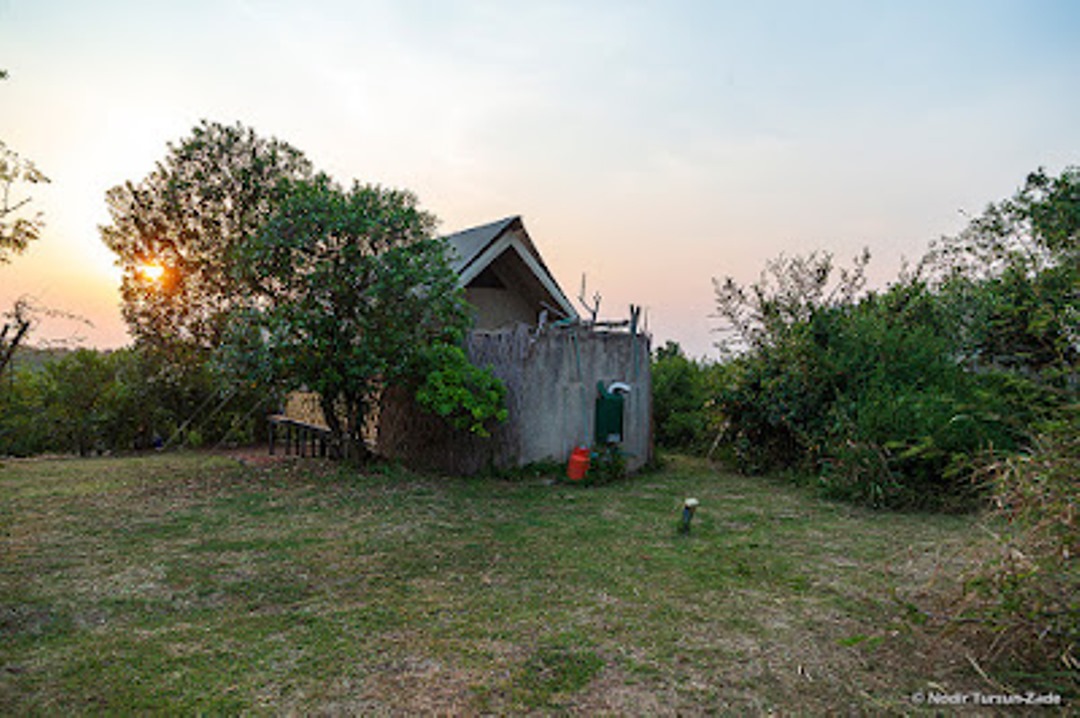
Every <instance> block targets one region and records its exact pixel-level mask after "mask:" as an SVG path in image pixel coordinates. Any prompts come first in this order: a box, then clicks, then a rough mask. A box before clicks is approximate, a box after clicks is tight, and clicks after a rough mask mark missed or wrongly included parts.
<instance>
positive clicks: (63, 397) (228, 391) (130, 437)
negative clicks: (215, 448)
mask: <svg viewBox="0 0 1080 718" xmlns="http://www.w3.org/2000/svg"><path fill="white" fill-rule="evenodd" d="M15 364H16V367H15V369H14V371H12V372H11V373H10V374H9V375H7V376H6V377H4V381H3V389H2V391H0V455H5V454H7V455H17V456H29V455H33V454H40V453H45V452H63V453H69V452H70V453H77V454H80V455H87V454H90V453H97V452H104V451H130V450H139V449H149V448H152V447H155V446H158V447H160V446H162V445H163V444H165V443H166V442H168V441H170V440H171V441H172V442H173V444H174V445H196V444H197V445H203V444H207V443H210V444H217V443H219V442H229V443H248V442H251V441H253V440H254V439H255V438H256V437H258V436H261V435H262V432H263V426H264V422H265V418H264V417H265V414H266V413H267V412H268V411H270V410H272V409H273V408H274V401H275V398H276V397H274V396H273V394H268V393H266V392H263V391H261V390H260V388H259V387H254V386H238V385H235V384H234V385H232V386H225V387H222V386H221V384H220V382H219V380H218V379H217V378H216V377H215V376H214V375H213V374H212V373H211V371H210V369H209V367H207V366H205V365H192V366H189V367H187V368H184V367H182V366H178V365H177V364H176V363H175V362H174V361H166V360H165V359H163V358H160V357H157V356H155V355H154V354H153V353H151V352H146V351H140V350H136V349H121V350H117V351H112V352H100V351H93V350H88V349H79V350H75V351H69V352H53V353H52V354H42V353H38V354H36V355H34V356H33V357H32V359H26V360H17V361H16V362H15Z"/></svg>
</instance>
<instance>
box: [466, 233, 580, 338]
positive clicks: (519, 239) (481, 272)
mask: <svg viewBox="0 0 1080 718" xmlns="http://www.w3.org/2000/svg"><path fill="white" fill-rule="evenodd" d="M445 239H446V242H447V244H449V245H450V248H451V256H452V259H451V267H453V269H454V271H455V272H457V275H458V284H459V286H461V287H464V289H465V299H466V300H467V301H468V302H469V304H471V305H472V306H473V307H474V309H475V311H476V315H475V317H476V318H475V324H474V328H475V329H477V330H478V331H490V330H494V329H502V328H506V327H511V326H513V325H515V324H518V323H521V324H528V325H531V326H535V325H536V324H537V323H538V322H539V318H540V317H541V316H542V315H547V316H550V317H551V318H552V320H553V321H554V320H555V319H577V317H578V315H577V312H576V311H575V310H574V306H573V305H572V304H571V303H570V301H569V300H568V299H567V298H566V295H565V294H563V291H562V289H560V288H559V284H558V282H556V281H555V278H554V277H553V276H552V275H551V271H550V270H549V269H548V268H547V265H545V264H544V260H543V258H541V256H540V252H538V251H537V249H536V245H534V244H533V241H532V239H531V238H530V237H529V233H528V232H526V231H525V225H524V223H523V222H522V221H521V217H507V218H505V219H500V220H499V221H497V222H491V223H490V224H485V225H481V226H479V227H473V228H472V229H466V230H464V231H462V232H457V233H455V234H451V235H449V236H447V237H446V238H445Z"/></svg>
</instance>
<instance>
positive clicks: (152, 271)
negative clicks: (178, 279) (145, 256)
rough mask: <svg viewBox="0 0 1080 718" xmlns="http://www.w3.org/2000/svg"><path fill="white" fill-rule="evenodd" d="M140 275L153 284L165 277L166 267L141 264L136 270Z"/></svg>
mask: <svg viewBox="0 0 1080 718" xmlns="http://www.w3.org/2000/svg"><path fill="white" fill-rule="evenodd" d="M135 271H136V272H138V273H139V274H141V275H142V276H143V278H144V279H147V280H149V281H151V282H157V281H160V280H161V278H162V277H164V276H165V267H163V266H161V265H160V264H158V263H157V262H147V263H146V264H140V265H139V266H138V267H137V268H136V270H135Z"/></svg>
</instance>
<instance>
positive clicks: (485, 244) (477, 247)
mask: <svg viewBox="0 0 1080 718" xmlns="http://www.w3.org/2000/svg"><path fill="white" fill-rule="evenodd" d="M444 239H445V240H446V242H447V243H448V244H449V245H450V247H451V249H452V251H451V258H450V266H451V267H452V268H453V269H454V271H455V272H457V275H458V282H459V284H461V285H462V286H465V285H467V284H468V283H469V282H470V281H472V279H473V278H474V277H476V275H478V274H479V273H480V272H482V271H483V270H484V269H485V268H486V267H487V266H488V265H490V264H491V263H492V262H494V261H495V260H496V259H498V258H499V257H500V256H501V255H502V254H503V253H504V252H507V251H516V252H517V254H518V255H519V256H520V258H521V259H522V261H523V262H524V264H525V265H526V266H528V268H529V270H530V271H531V273H532V274H533V276H535V278H536V280H537V281H538V282H539V283H540V284H541V285H542V286H543V288H544V289H545V290H546V291H547V293H548V294H549V295H550V296H551V299H552V300H553V302H554V304H555V305H557V308H558V309H559V310H561V311H562V312H563V313H564V314H565V315H566V316H568V317H577V312H576V311H575V310H574V307H573V305H572V304H571V303H570V301H569V300H568V299H567V298H566V295H565V294H563V291H562V289H561V288H560V287H559V283H558V282H556V281H555V277H553V276H552V274H551V271H550V270H549V269H548V268H547V265H546V264H544V260H543V258H542V257H541V256H540V252H539V251H538V250H537V249H536V245H535V244H533V241H532V239H531V238H530V237H529V233H528V232H526V231H525V224H524V223H523V222H522V221H521V217H520V216H518V215H515V216H513V217H505V218H503V219H500V220H497V221H495V222H489V223H488V224H482V225H480V226H478V227H472V228H470V229H465V230H462V231H460V232H455V233H454V234H450V235H447V236H446V237H444Z"/></svg>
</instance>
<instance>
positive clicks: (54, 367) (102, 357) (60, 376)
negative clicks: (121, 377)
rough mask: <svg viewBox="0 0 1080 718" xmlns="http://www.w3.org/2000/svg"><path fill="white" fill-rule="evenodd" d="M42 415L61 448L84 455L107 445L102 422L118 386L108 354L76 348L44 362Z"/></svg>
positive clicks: (107, 414)
mask: <svg viewBox="0 0 1080 718" xmlns="http://www.w3.org/2000/svg"><path fill="white" fill-rule="evenodd" d="M44 378H45V392H44V403H45V410H46V411H45V415H46V418H47V421H48V422H49V425H50V427H51V428H52V434H53V437H54V440H55V441H57V443H58V444H59V445H60V448H63V449H68V450H72V451H75V452H77V453H78V454H79V456H87V455H89V454H90V452H91V451H94V450H104V449H105V448H107V445H106V444H107V437H106V435H105V432H104V428H105V424H106V422H107V421H108V420H109V418H110V416H111V415H112V414H113V413H114V412H113V407H112V404H113V403H114V402H115V398H116V393H117V390H118V387H117V382H116V368H115V362H114V360H113V358H112V357H111V356H110V355H109V354H104V353H101V352H96V351H93V350H90V349H77V350H75V351H73V352H71V353H69V354H66V355H65V356H64V357H63V358H61V359H60V360H58V361H54V362H51V363H49V364H47V365H46V366H45V377H44Z"/></svg>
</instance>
